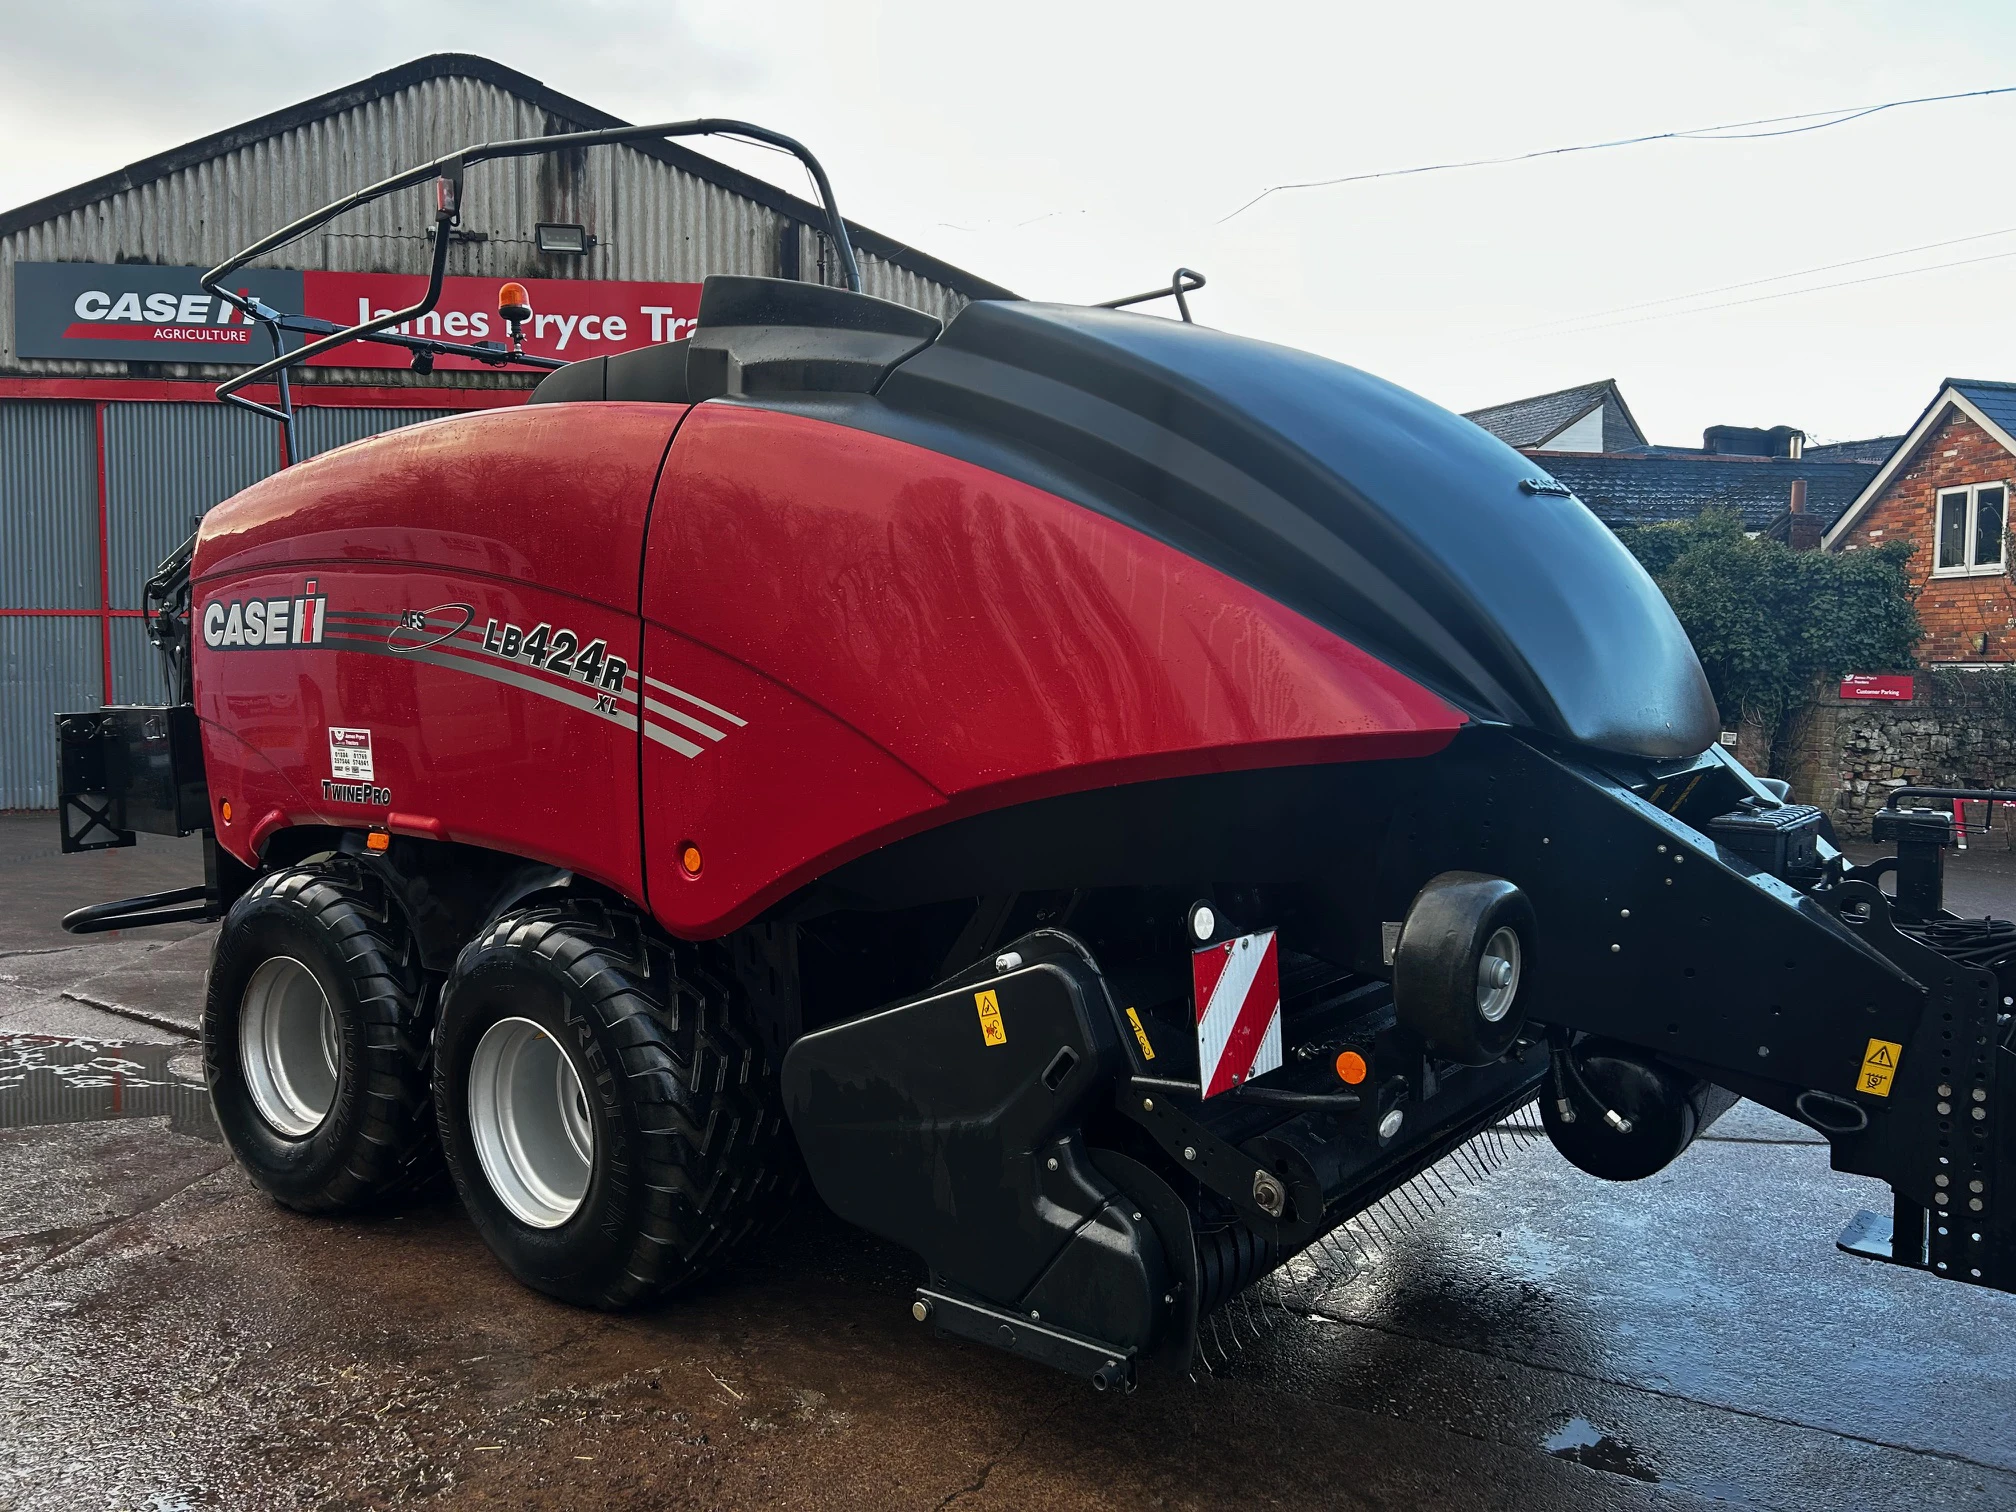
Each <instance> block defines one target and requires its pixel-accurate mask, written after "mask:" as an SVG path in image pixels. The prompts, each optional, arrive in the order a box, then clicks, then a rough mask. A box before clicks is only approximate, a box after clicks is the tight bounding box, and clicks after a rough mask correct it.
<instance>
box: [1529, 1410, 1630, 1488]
mask: <svg viewBox="0 0 2016 1512" xmlns="http://www.w3.org/2000/svg"><path fill="white" fill-rule="evenodd" d="M1540 1447H1541V1448H1542V1449H1545V1450H1546V1451H1547V1452H1548V1453H1549V1454H1551V1455H1553V1456H1554V1457H1555V1458H1556V1459H1565V1460H1573V1461H1574V1462H1575V1463H1576V1464H1578V1465H1587V1466H1588V1467H1589V1468H1590V1469H1591V1470H1607V1471H1609V1472H1610V1473H1611V1474H1612V1475H1628V1476H1630V1477H1631V1478H1632V1479H1633V1480H1641V1481H1652V1482H1654V1483H1655V1484H1656V1483H1657V1482H1658V1480H1659V1472H1658V1471H1656V1470H1654V1469H1653V1468H1652V1466H1651V1465H1650V1464H1649V1463H1647V1462H1646V1460H1645V1458H1644V1456H1642V1455H1640V1454H1639V1452H1638V1451H1637V1450H1636V1449H1634V1448H1632V1447H1631V1446H1630V1445H1629V1444H1627V1443H1625V1442H1624V1441H1623V1440H1622V1439H1619V1438H1612V1437H1611V1436H1610V1435H1609V1434H1607V1433H1603V1432H1600V1431H1598V1429H1597V1428H1596V1425H1595V1424H1593V1423H1591V1422H1590V1421H1589V1420H1588V1419H1587V1418H1579V1417H1578V1418H1570V1419H1568V1421H1567V1422H1566V1423H1564V1424H1562V1425H1561V1427H1559V1428H1557V1429H1556V1430H1555V1431H1554V1432H1553V1433H1550V1434H1549V1435H1548V1436H1547V1438H1546V1440H1545V1441H1544V1442H1543V1443H1542V1444H1541V1445H1540Z"/></svg>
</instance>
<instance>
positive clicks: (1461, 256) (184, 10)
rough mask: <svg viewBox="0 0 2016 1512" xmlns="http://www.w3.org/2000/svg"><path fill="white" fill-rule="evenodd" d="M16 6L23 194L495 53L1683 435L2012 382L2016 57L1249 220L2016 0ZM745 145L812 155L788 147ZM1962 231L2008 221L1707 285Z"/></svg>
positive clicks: (950, 215)
mask: <svg viewBox="0 0 2016 1512" xmlns="http://www.w3.org/2000/svg"><path fill="white" fill-rule="evenodd" d="M4 3H5V14H6V22H7V24H6V27H5V29H4V32H0V142H4V143H5V144H6V151H4V152H0V204H6V205H14V204H19V203H23V202H25V201H28V200H31V199H34V198H37V197H39V196H41V195H44V194H47V193H50V192H52V191H55V190H58V189H62V188H64V187H67V186H68V185H70V184H73V183H77V182H79V181H81V180H84V179H87V178H90V177H93V176H95V175H97V174H100V173H103V172H106V171H108V170H110V169H113V168H117V167H119V166H120V165H122V164H124V163H127V162H131V161H133V160H135V159H138V158H141V157H145V156H147V155H149V154H151V153H154V152H158V151H161V150H162V149H164V148H167V147H171V146H174V145H176V144H177V143H180V142H183V141H186V140H189V139H190V138H193V137H197V136H201V135H203V134H205V133H208V132H212V131H215V130H218V129H220V128H223V127H226V126H229V125H232V124H234V123H236V122H239V121H242V120H246V119H248V118H250V117H253V116H256V115H259V114H261V113H263V112H266V111H269V110H273V109H276V108H279V107H281V106H284V105H288V104H291V103H293V102H295V101H297V100H301V99H305V98H307V97H309V96H311V95H314V94H317V93H320V92H322V91H325V90H328V89H331V88H334V87H337V86H339V85H342V84H345V83H349V82H351V81H354V80H356V79H359V78H362V77H364V76H365V75H368V74H370V73H373V72H376V71H378V70H380V69H383V68H387V67H390V66H392V65H394V64H397V63H400V62H403V61H405V60H407V59H410V58H413V57H417V56H419V55H421V54H424V53H429V52H439V51H451V50H452V51H464V52H476V53H482V54H484V55H486V56H489V57H492V58H495V59H497V60H499V61H500V62H503V63H507V64H509V65H511V66H512V67H515V68H518V69H521V70H523V71H525V72H527V73H529V74H532V75H533V76H535V77H537V78H539V79H542V80H544V81H545V82H546V83H548V84H549V85H551V86H553V87H554V88H556V89H558V90H560V91H562V92H563V93H566V94H571V95H574V96H576V97H578V98H580V99H583V100H586V101H589V102H591V103H593V104H595V105H598V106H600V107H602V108H603V109H605V110H608V111H611V112H613V113H614V114H617V115H619V116H623V117H626V118H628V119H630V120H649V119H653V118H656V119H672V118H678V117H685V116H693V115H701V114H719V115H733V116H740V117H744V118H747V119H752V120H756V121H760V122H763V123H765V124H767V125H771V126H774V127H777V128H779V129H781V130H784V131H787V132H790V133H792V134H794V135H796V136H798V137H800V138H802V139H803V140H805V141H806V142H807V143H808V144H810V145H811V146H812V147H813V149H814V150H815V151H816V152H818V153H819V154H820V156H821V157H822V158H823V159H824V161H825V163H826V166H827V169H828V172H829V173H830V174H831V175H832V178H833V180H834V185H835V188H836V190H837V192H838V193H839V196H840V200H841V204H842V206H843V208H844V209H845V210H846V211H847V213H848V215H849V216H850V217H851V218H853V219H855V220H858V221H861V222H864V223H866V224H868V225H871V226H874V227H876V228H877V229H878V230H881V231H884V232H887V233H888V234H890V235H893V236H896V237H898V238H900V239H902V240H904V241H907V242H909V243H911V244H912V245H913V246H917V247H920V248H922V249H924V250H927V251H929V252H932V253H934V254H936V255H937V256H939V257H942V258H944V259H946V260H947V261H950V262H953V263H956V264H958V265H960V266H962V267H966V268H969V269H971V270H972V271H973V272H975V273H978V274H981V275H983V276H984V277H987V278H990V279H993V280H994V281H996V282H998V283H1002V284H1006V285H1007V286H1009V287H1010V288H1012V289H1014V290H1016V291H1017V292H1018V293H1022V294H1025V295H1028V296H1030V297H1032V298H1039V299H1059V300H1076V301H1084V300H1094V299H1100V298H1105V297H1109V296H1112V295H1117V294H1121V293H1125V292H1131V291H1133V290H1135V289H1139V288H1144V287H1147V286H1148V285H1150V284H1152V283H1155V282H1157V281H1158V280H1162V279H1164V278H1166V277H1167V274H1168V271H1169V270H1170V269H1171V268H1172V267H1174V266H1175V265H1176V264H1178V263H1183V264H1187V265H1189V266H1191V267H1195V268H1198V269H1200V270H1201V271H1203V272H1204V273H1205V274H1206V275H1207V276H1208V277H1209V279H1210V287H1209V288H1208V289H1207V290H1206V291H1205V292H1204V293H1202V294H1200V295H1198V296H1196V297H1195V308H1196V311H1197V314H1198V318H1199V319H1201V320H1203V321H1205V322H1206V323H1208V324H1211V325H1215V326H1220V327H1223V328H1225V329H1228V330H1233V331H1238V332H1242V333H1245V334H1248V335H1253V336H1259V337H1263V338H1265V339H1267V340H1271V341H1280V342H1286V343H1290V344H1293V345H1296V346H1301V347H1307V348H1310V349H1312V350H1314V351H1318V352H1322V353H1324V354H1326V355H1328V356H1331V357H1335V358H1338V359H1340V360H1342V361H1345V362H1349V363H1352V364H1354V365H1356V366H1359V367H1363V368H1367V369H1369V370H1371V371H1373V372H1376V373H1379V374H1382V375H1384V376H1386V377H1389V378H1392V379H1394V380H1395V381H1397V382H1400V383H1403V384H1406V385H1407V386H1408V387H1410V388H1414V389H1416V390H1419V391H1420V392H1422V393H1424V394H1426V395H1428V396H1429V397H1431V398H1433V399H1436V400H1438V401H1440V402H1441V403H1444V404H1447V405H1450V406H1451V407H1453V408H1456V409H1465V408H1474V407H1477V406H1480V405H1484V404H1489V403H1494V402H1497V401H1500V400H1506V399H1512V398H1517V397H1520V396H1522V395H1526V394H1532V393H1538V392H1542V391H1545V390H1547V389H1552V388H1560V387H1564V386H1567V385H1569V384H1573V383H1579V382H1585V381H1588V380H1590V379H1595V378H1605V377H1614V378H1616V379H1617V380H1618V381H1619V382H1620V383H1621V384H1622V386H1623V390H1624V393H1625V396H1626V398H1627V399H1628V400H1629V402H1630V403H1631V405H1632V407H1633V409H1634V411H1635V412H1636V414H1637V416H1638V419H1639V422H1640V424H1641V425H1643V426H1644V427H1645V428H1646V430H1647V431H1648V432H1649V434H1650V435H1651V437H1652V439H1654V440H1655V441H1662V442H1668V443H1675V444H1698V441H1699V435H1700V431H1701V428H1702V427H1703V426H1704V425H1709V424H1714V423H1717V422H1730V423H1735V424H1750V425H1773V424H1790V425H1798V426H1802V427H1804V428H1806V429H1807V430H1808V431H1810V432H1812V433H1813V434H1814V435H1815V436H1818V437H1830V438H1846V437H1851V436H1864V435H1872V434H1880V433H1890V432H1896V431H1900V430H1903V429H1904V428H1906V427H1907V426H1908V425H1909V424H1910V422H1911V421H1912V420H1913V419H1914V418H1915V417H1916V415H1917V413H1918V411H1919V410H1920V409H1921V408H1922V407H1923V406H1924V404H1925V403H1926V402H1927V401H1928V400H1929V399H1930V398H1931V396H1932V393H1933V391H1934V387H1935V385H1936V384H1937V382H1938V380H1939V379H1940V378H1941V377H1943V376H1946V375H1957V376H1966V377H1978V378H2008V379H2012V380H2016V340H2012V337H2016V312H2012V307H2016V301H2012V298H2011V289H2012V284H2016V200H2012V199H2011V197H2010V196H2009V195H2008V194H2007V193H2006V192H2005V187H2004V186H2005V184H2006V180H2004V179H2003V177H2002V168H2003V165H2004V164H2005V163H2006V162H2007V161H2008V158H2009V153H2008V152H2007V150H2006V149H2007V147H2008V145H2009V143H2010V141H2011V138H2012V135H2016V95H2005V96H2000V97H1994V98H1989V99H1983V100H1967V101H1959V102H1954V103H1949V104H1939V105H1929V106H1920V107H1916V108H1913V109H1909V110H1896V111H1890V112H1887V113H1884V114H1880V115H1876V116H1872V117H1870V118H1868V119H1865V120H1861V121H1856V122H1853V123H1851V124H1847V125H1842V126H1837V127H1834V128H1831V129H1828V130H1824V131H1817V132H1809V133H1806V134H1803V135H1797V136H1785V137H1779V138H1776V139H1763V140H1749V141H1739V142H1699V141H1695V142H1657V143H1652V144H1649V145H1644V146H1638V147H1628V148H1622V149H1619V150H1615V151H1606V152H1598V153H1588V154H1582V155H1577V156H1569V157H1557V158H1550V159H1542V160H1539V161H1536V162H1530V163H1522V164H1516V165H1511V166H1504V167H1492V168H1479V169H1470V170H1464V171H1459V172H1449V173H1436V174H1429V175H1424V176H1419V177H1414V178H1406V179H1397V180H1388V181H1384V182H1378V183H1360V184H1352V185H1342V186H1337V187H1332V188H1324V189H1312V190H1306V191H1300V192H1296V193H1285V194H1276V195H1274V196H1272V197H1270V198H1269V199H1267V200H1266V201H1265V202H1263V203H1262V204H1260V205H1259V206H1256V207H1255V208H1253V209H1249V210H1247V211H1245V212H1243V213H1241V214H1239V215H1236V216H1234V217H1233V218H1232V219H1230V220H1229V221H1228V220H1225V219H1224V217H1226V216H1227V215H1228V214H1230V213H1231V212H1232V211H1234V210H1235V209H1236V208H1237V207H1238V206H1239V205H1240V204H1241V203H1242V202H1244V201H1246V200H1248V199H1249V198H1251V197H1252V196H1253V195H1254V194H1255V193H1257V192H1258V191H1259V190H1261V189H1263V188H1265V187H1266V186H1268V185H1269V184H1274V183H1280V182H1283V181H1287V180H1297V179H1309V178H1323V177H1333V176H1337V175H1343V174H1350V173H1359V172H1366V171H1371V170H1378V169H1386V168H1397V167H1406V166H1411V165H1414V164H1417V163H1429V162H1435V161H1440V160H1445V159H1453V158H1471V157H1478V156H1490V155H1500V154H1509V153H1515V152H1521V151H1527V150H1534V149H1541V148H1547V147H1554V146H1563V145H1568V144H1573V143H1580V142H1587V141H1593V140H1600V139H1607V138H1613V137H1620V136H1630V135H1636V134H1642V133H1650V132H1658V131H1666V130H1673V129H1683V128H1691V127H1699V126H1707V125H1714V124H1718V123H1721V122H1726V121H1738V120H1745V119H1750V118H1755V117H1765V116H1778V115H1784V114H1788V113H1792V112H1799V111H1817V110H1830V109H1834V108H1837V107H1845V106H1854V105H1861V104H1871V103H1875V102H1878V101H1883V100H1889V99H1895V98H1900V97H1905V96H1913V95H1924V94H1937V93H1946V92H1951V91H1958V90H1967V89H1984V88H1992V87H1995V86H2000V85H2011V84H2016V5H2011V4H2009V3H2007V0H2001V3H1995V0H1943V3H1941V4H1938V5H1936V6H1935V5H1931V4H1923V3H1905V0H1894V3H1875V0H1868V3H1853V0H1836V3H1824V4H1823V3H1796V0H1740V3H1728V0H1687V3H1684V4H1665V3H1631V0H1607V3H1589V0H1526V3H1523V4H1506V3H1504V0H1492V3H1471V0H1443V3H1441V4H1436V5H1410V6H1395V5H1391V4H1380V5H1365V4H1354V3H1331V4H1322V5H1267V4H1257V3H1246V4H1222V3H1221V4H1216V5H1209V6H1187V5H1182V4H1170V3H1157V4H1155V5H1152V6H1139V7H1123V6H1119V5H1102V4H1098V3H1096V0H1076V3H1072V4H1045V3H1035V0H1019V3H1016V4H1013V5H1000V4H997V5H989V6H979V5H971V4H967V5H956V4H955V5H946V4H943V3H937V4H901V5H897V4H890V5H880V6H877V5H873V4H852V5H846V6H840V5H833V4H822V5H803V6H800V5H795V4H790V3H782V0H767V3H764V4H761V5H732V6H731V5H709V6H699V5H680V4H673V3H667V0H656V3H652V4H628V3H607V4H594V3H584V0H565V3H561V4H555V3H552V0H546V3H541V4H536V5H535V4H529V3H519V0H481V3H478V0H441V3H428V0H404V3H373V0H344V3H342V4H328V3H323V0H289V3H287V4H284V5H273V4H267V3H258V4H253V3H245V4H234V3H225V0H188V3H182V4H173V5H170V4H165V3H153V4H117V3H106V0H99V3H93V0H63V3H61V4H29V3H26V0H4ZM708 150H716V149H712V148H710V149H708ZM724 155H731V154H724ZM735 161H737V162H738V163H739V164H741V165H743V166H746V167H748V168H750V169H752V170H753V171H757V172H761V173H764V174H765V175H766V176H770V177H774V178H777V179H778V180H779V181H780V182H783V183H786V184H787V186H788V187H791V188H794V189H802V187H803V183H802V179H799V180H795V181H794V180H793V179H791V178H790V176H789V166H790V165H788V164H782V163H780V162H779V161H778V160H776V159H774V158H770V157H768V156H767V155H765V154H761V153H749V154H746V155H739V156H735ZM1981 233H2002V234H1999V235H1988V236H1981V235H1980V234H1981ZM1965 237H1978V239H1975V240H1967V241H1962V242H1959V243H1958V244H1957V245H1952V246H1946V247H1942V248H1938V249H1936V250H1932V251H1926V252H1920V253H1915V254H1912V255H1910V256H1905V257H1898V258H1888V259H1884V260H1880V261H1872V262H1862V263H1859V264H1858V265H1857V266H1854V267H1849V268H1842V269H1837V270H1834V271H1831V272H1826V273H1816V274H1812V275H1810V276H1807V277H1804V278H1800V279H1792V280H1787V281H1783V282H1772V283H1761V284H1757V285H1755V286H1754V287H1747V288H1742V289H1735V290H1730V291H1728V292H1724V293H1720V294H1715V295H1710V296H1705V297H1703V298H1700V299H1695V300H1691V301H1689V300H1679V301H1675V302H1669V303H1662V304H1657V305H1653V306H1652V307H1650V308H1632V309H1628V310H1627V309H1624V308H1623V307H1626V306H1633V307H1635V306H1640V305H1642V304H1644V303H1645V302H1647V301H1674V297H1675V296H1684V295H1689V294H1693V293H1695V292H1697V291H1701V290H1711V289H1719V288H1724V287H1725V286H1728V285H1734V284H1747V283H1750V281H1752V280H1760V279H1768V278H1772V277H1773V276H1774V275H1779V274H1786V273H1793V272H1797V271H1799V270H1803V269H1812V268H1817V267H1820V266H1821V265H1825V264H1834V263H1843V262H1849V261H1851V260H1854V259H1864V258H1872V257H1877V256H1878V255H1879V254H1884V253H1890V252H1896V251H1900V250H1902V249H1906V248H1912V247H1919V246H1923V245H1924V244H1927V243H1933V242H1947V241H1953V240H1955V239H1957V238H1965ZM217 250H218V252H219V253H220V254H222V253H223V252H224V251H226V250H228V249H226V248H222V247H220V248H218V249H217ZM1962 259H1988V260H1985V261H1973V262H1971V264H1970V265H1968V266H1962V267H1954V268H1949V269H1944V270H1938V271H1927V272H1922V273H1915V274H1912V275H1911V276H1906V277H1891V278H1886V279H1884V280H1882V281H1880V282H1864V283H1856V284H1853V285H1851V286H1849V287H1843V288H1836V289H1832V290H1827V291H1823V292H1814V293H1803V294H1798V295H1795V296H1793V297H1786V298H1773V299H1769V300H1763V301H1761V302H1753V303H1745V304H1738V305H1733V306H1730V307H1725V308H1720V309H1716V310H1713V311H1709V312H1706V313H1691V311H1693V310H1694V309H1696V308H1697V307H1699V306H1701V305H1710V304H1726V302H1728V301H1733V300H1740V299H1755V297H1756V296H1758V295H1764V294H1779V293H1782V292H1783V291H1785V290H1788V289H1798V288H1804V287H1808V286H1811V285H1817V284H1823V283H1835V282H1840V281H1844V280H1851V279H1866V278H1868V277H1870V276H1871V275H1874V274H1887V273H1896V272H1899V271H1902V270H1906V269H1916V268H1928V267H1931V266H1932V265H1934V264H1937V263H1944V262H1957V261H1960V260H1962ZM1676 312H1681V313H1676ZM1648 316H1656V317H1659V318H1651V319H1648V318H1645V317H1648Z"/></svg>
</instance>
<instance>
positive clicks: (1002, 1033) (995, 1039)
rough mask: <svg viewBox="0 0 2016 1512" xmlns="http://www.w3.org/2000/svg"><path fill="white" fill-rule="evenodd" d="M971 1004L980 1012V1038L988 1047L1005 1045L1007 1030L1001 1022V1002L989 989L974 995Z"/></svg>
mask: <svg viewBox="0 0 2016 1512" xmlns="http://www.w3.org/2000/svg"><path fill="white" fill-rule="evenodd" d="M973 1004H974V1006H975V1007H977V1008H978V1009H979V1010H980V1038H982V1039H983V1040H985V1041H986V1042H987V1043H988V1044H990V1045H1005V1044H1007V1043H1008V1029H1007V1026H1006V1025H1004V1024H1003V1023H1002V1022H1001V1000H1000V999H999V998H997V997H996V996H994V993H993V992H992V990H991V989H990V990H989V991H986V992H976V993H974V994H973Z"/></svg>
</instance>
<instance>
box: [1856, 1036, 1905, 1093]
mask: <svg viewBox="0 0 2016 1512" xmlns="http://www.w3.org/2000/svg"><path fill="white" fill-rule="evenodd" d="M1903 1054H1904V1047H1903V1046H1902V1045H1900V1044H1898V1043H1897V1041H1895V1040H1882V1039H1872V1040H1871V1041H1869V1048H1868V1049H1867V1050H1865V1051H1863V1052H1862V1074H1861V1076H1860V1077H1858V1078H1857V1079H1856V1082H1855V1090H1856V1091H1857V1092H1867V1093H1868V1094H1869V1095H1870V1096H1871V1097H1888V1096H1889V1095H1890V1084H1891V1083H1892V1082H1893V1081H1895V1080H1896V1079H1897V1061H1898V1059H1899V1057H1901V1056H1902V1055H1903Z"/></svg>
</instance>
